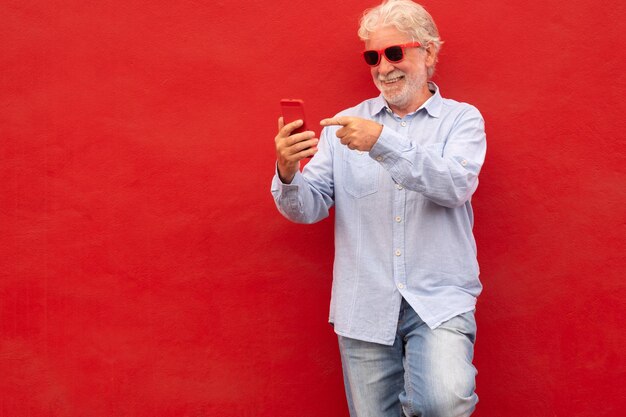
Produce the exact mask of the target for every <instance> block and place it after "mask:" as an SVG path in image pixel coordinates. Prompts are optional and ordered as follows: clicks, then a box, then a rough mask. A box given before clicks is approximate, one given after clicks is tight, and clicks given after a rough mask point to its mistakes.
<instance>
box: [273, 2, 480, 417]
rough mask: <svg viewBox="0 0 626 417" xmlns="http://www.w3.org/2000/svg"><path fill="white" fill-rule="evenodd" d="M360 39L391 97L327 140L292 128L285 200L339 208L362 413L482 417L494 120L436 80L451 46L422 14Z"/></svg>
mask: <svg viewBox="0 0 626 417" xmlns="http://www.w3.org/2000/svg"><path fill="white" fill-rule="evenodd" d="M358 34H359V37H360V38H361V39H362V40H363V41H364V43H365V52H364V53H363V57H364V60H365V63H366V64H367V65H368V66H369V67H370V71H371V74H372V79H373V81H374V84H375V85H376V87H378V89H379V90H380V92H381V94H380V95H379V96H378V97H375V98H372V99H369V100H366V101H364V102H362V103H360V104H358V105H357V106H355V107H352V108H350V109H347V110H345V111H342V112H340V113H339V114H338V115H336V116H335V117H333V118H329V119H324V120H322V122H321V125H322V126H324V127H325V128H324V129H323V131H322V134H321V137H320V139H319V140H318V139H317V138H315V137H314V135H315V134H314V133H313V132H310V131H308V132H303V133H294V134H292V132H293V131H294V130H295V129H296V128H298V127H299V126H301V124H302V122H301V121H296V122H292V123H289V124H286V125H285V124H283V121H282V119H279V123H278V124H279V131H278V134H277V136H276V138H275V141H276V153H277V164H276V175H275V177H274V179H273V181H272V194H273V196H274V199H275V202H276V205H277V207H278V210H279V211H280V212H281V213H282V214H283V215H284V216H285V217H287V218H288V219H290V220H292V221H294V222H298V223H314V222H317V221H320V220H322V219H324V218H325V217H327V216H328V213H329V210H330V208H331V207H333V206H334V207H335V263H334V274H333V275H334V276H333V287H332V296H331V306H330V318H329V321H330V322H331V323H332V325H333V326H334V330H335V332H336V333H337V335H338V339H339V349H340V353H341V360H342V367H343V374H344V383H345V388H346V395H347V400H348V407H349V410H350V415H351V416H352V417H387V416H389V417H391V416H394V417H398V416H402V415H405V416H420V417H461V416H469V415H470V414H471V413H472V412H473V410H474V409H475V407H476V403H477V401H478V397H477V395H476V393H475V376H476V369H475V367H474V366H473V365H472V358H473V353H474V341H475V335H476V323H475V319H474V310H475V306H476V297H477V296H478V295H479V293H480V292H481V289H482V286H481V283H480V281H479V278H478V275H479V270H478V263H477V260H476V244H475V241H474V237H473V234H472V227H473V222H474V217H473V213H472V206H471V197H472V194H473V193H474V191H475V190H476V187H477V186H478V173H479V171H480V168H481V166H482V164H483V161H484V157H485V151H486V141H485V131H484V122H483V118H482V116H481V114H480V113H479V111H478V110H477V109H476V108H475V107H473V106H471V105H469V104H466V103H460V102H457V101H454V100H450V99H446V98H443V97H442V95H441V92H440V90H439V87H438V86H437V85H435V84H434V83H433V82H431V81H430V79H431V77H432V75H433V73H434V70H435V64H436V62H437V55H438V53H439V49H440V47H441V40H440V38H439V33H438V30H437V27H436V25H435V23H434V21H433V19H432V17H431V16H430V15H429V14H428V12H427V11H426V10H425V9H424V8H423V7H422V6H420V5H418V4H417V3H414V2H412V1H410V0H388V1H385V2H383V3H382V4H381V5H379V6H377V7H375V8H373V9H370V10H366V12H365V13H364V15H363V17H362V19H361V25H360V28H359V32H358ZM311 156H313V158H312V159H311V160H310V162H309V163H308V164H306V166H305V168H304V170H303V171H302V172H300V161H301V160H302V159H304V158H307V157H311Z"/></svg>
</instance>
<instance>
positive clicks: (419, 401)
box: [400, 311, 478, 417]
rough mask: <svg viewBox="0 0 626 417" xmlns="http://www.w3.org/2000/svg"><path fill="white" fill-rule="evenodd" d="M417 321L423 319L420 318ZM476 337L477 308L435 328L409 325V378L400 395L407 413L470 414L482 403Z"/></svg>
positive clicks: (444, 416) (406, 362)
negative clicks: (475, 314) (473, 362)
mask: <svg viewBox="0 0 626 417" xmlns="http://www.w3.org/2000/svg"><path fill="white" fill-rule="evenodd" d="M413 314H415V312H413ZM416 321H420V322H421V320H419V318H418V319H416ZM475 337H476V322H475V320H474V312H473V311H470V312H467V313H464V314H461V315H459V316H456V317H454V318H452V319H450V320H448V321H447V322H444V323H443V324H441V325H440V326H439V327H437V328H436V329H434V330H432V329H430V328H429V327H428V326H425V325H420V326H415V327H414V328H411V327H410V326H409V328H408V329H407V333H405V336H404V340H405V354H404V369H405V374H404V379H405V381H404V392H402V394H401V395H400V399H401V401H402V406H403V409H404V412H405V414H406V415H407V416H420V417H467V416H469V415H470V414H471V413H472V411H473V410H474V408H475V407H476V403H477V402H478V397H477V396H476V394H475V392H474V391H475V388H476V383H475V379H476V368H474V365H472V359H473V356H474V341H475Z"/></svg>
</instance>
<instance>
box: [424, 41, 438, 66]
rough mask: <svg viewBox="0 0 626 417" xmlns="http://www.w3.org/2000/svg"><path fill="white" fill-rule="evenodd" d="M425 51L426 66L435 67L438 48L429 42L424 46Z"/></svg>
mask: <svg viewBox="0 0 626 417" xmlns="http://www.w3.org/2000/svg"><path fill="white" fill-rule="evenodd" d="M424 49H425V50H426V65H427V66H428V67H432V66H434V65H435V64H436V63H437V48H436V47H435V44H434V42H432V41H431V42H428V43H427V44H426V45H424Z"/></svg>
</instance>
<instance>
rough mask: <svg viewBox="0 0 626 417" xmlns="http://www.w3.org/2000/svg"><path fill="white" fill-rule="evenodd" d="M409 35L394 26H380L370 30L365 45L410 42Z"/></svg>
mask: <svg viewBox="0 0 626 417" xmlns="http://www.w3.org/2000/svg"><path fill="white" fill-rule="evenodd" d="M411 40H412V39H411V36H410V35H409V34H408V33H406V32H401V31H400V30H398V29H397V28H396V27H395V26H382V27H377V28H375V29H374V30H372V31H371V32H370V34H369V39H367V40H366V41H365V45H367V46H370V45H377V46H385V45H391V44H397V43H404V42H410V41H411Z"/></svg>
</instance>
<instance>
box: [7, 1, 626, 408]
mask: <svg viewBox="0 0 626 417" xmlns="http://www.w3.org/2000/svg"><path fill="white" fill-rule="evenodd" d="M424 3H425V5H426V6H427V7H428V9H429V10H430V11H431V12H432V13H433V15H434V16H435V18H436V19H437V22H438V24H439V27H440V30H441V33H442V36H443V38H444V40H446V44H445V45H444V48H443V50H442V54H441V57H440V58H441V59H440V65H439V67H438V74H437V76H436V79H435V80H436V82H438V83H439V85H440V87H441V88H442V92H443V94H444V95H445V96H448V97H451V98H456V99H458V100H463V101H468V102H471V103H473V104H475V105H476V106H477V107H478V108H479V109H480V110H481V111H482V112H483V114H484V116H485V119H486V121H487V132H488V144H489V149H488V157H487V161H486V164H485V167H484V170H483V173H482V176H481V185H480V187H479V190H478V193H477V195H476V198H475V209H476V227H475V232H476V237H477V240H478V245H479V258H480V261H481V267H482V280H483V283H484V286H485V290H484V293H483V295H482V297H481V299H480V301H479V306H478V312H477V318H478V322H479V333H478V343H477V346H476V365H477V367H478V369H479V377H478V393H479V396H480V398H481V401H480V404H479V408H478V412H477V413H476V415H477V416H478V417H518V416H519V417H522V416H523V417H533V416H536V417H554V416H559V417H561V416H562V417H575V416H596V417H598V416H619V415H622V413H623V410H624V409H625V408H626V401H625V399H624V382H625V371H624V369H625V363H624V353H623V352H624V346H625V342H626V340H625V337H624V332H623V321H624V320H623V313H624V298H625V296H626V294H625V291H624V272H625V266H626V265H625V260H624V252H625V250H624V249H625V248H624V243H625V242H624V237H625V236H626V227H625V222H624V219H625V218H626V212H625V210H624V204H625V203H626V194H625V190H626V186H625V181H624V179H625V171H626V168H625V167H626V160H625V159H626V158H625V153H624V151H623V149H624V145H625V140H624V137H625V133H624V132H626V126H625V124H624V115H625V114H626V112H625V108H624V105H623V104H622V103H623V96H624V91H625V88H624V87H625V78H624V70H625V69H626V68H625V64H624V63H625V62H626V59H625V58H626V57H625V56H624V55H625V54H624V50H625V45H624V40H623V37H624V32H625V31H624V24H623V17H624V16H625V10H624V9H625V7H624V3H622V2H619V1H617V0H609V1H608V2H604V3H602V5H600V3H598V2H597V1H592V0H580V1H569V2H566V1H538V0H528V1H525V2H503V1H500V0H486V1H481V2H475V1H467V0H454V1H452V0H448V1H435V0H429V1H425V2H424ZM374 4H376V2H374V1H366V2H365V1H357V0H344V1H341V2H337V1H330V0H320V1H318V2H309V1H303V0H299V1H294V0H275V1H272V2H268V1H260V0H254V1H246V2H235V1H226V0H223V1H207V2H203V1H191V0H189V1H177V2H171V1H162V0H158V1H154V0H151V1H146V0H144V1H120V0H108V1H98V2H84V1H55V2H44V1H28V0H20V1H15V0H4V1H2V3H0V16H2V18H1V21H2V24H1V25H0V60H1V61H0V63H1V66H0V157H1V165H0V262H1V267H0V274H1V275H0V416H1V417H22V416H31V417H38V416H58V417H78V416H89V417H105V416H106V417H110V416H128V417H131V416H132V417H143V416H151V417H152V416H165V417H169V416H189V417H206V416H224V417H230V416H233V417H234V416H331V417H335V416H337V417H345V416H347V409H346V406H345V400H344V396H343V388H342V381H341V373H340V363H339V357H338V353H337V348H336V341H335V336H334V334H333V332H332V330H331V328H330V326H328V325H327V324H326V318H327V309H328V299H329V295H330V283H331V276H330V275H331V262H332V251H333V249H332V248H333V245H332V222H331V221H325V222H322V223H321V224H318V225H314V226H298V225H293V224H290V223H289V222H287V221H286V220H284V219H282V218H281V217H280V216H279V215H278V213H277V212H276V211H275V208H274V206H273V202H272V199H271V196H270V193H269V183H270V179H271V176H272V173H273V163H274V150H273V137H274V134H275V130H276V118H277V116H278V100H279V99H280V98H282V97H297V98H302V99H304V100H305V101H306V102H307V106H308V107H307V110H308V116H309V119H310V123H311V124H315V122H316V121H317V120H320V119H321V118H323V117H326V116H330V115H333V114H334V113H335V112H337V111H339V110H341V109H343V108H345V107H347V106H349V105H353V104H355V103H357V102H359V101H360V100H362V99H365V98H368V97H370V96H372V95H374V94H376V91H375V90H374V88H373V86H372V85H371V80H370V79H369V72H368V70H367V68H366V67H365V66H364V65H363V64H362V62H361V57H360V55H359V52H360V50H361V44H360V42H359V41H358V39H357V37H356V28H357V20H358V17H359V16H360V13H361V11H362V10H363V9H364V8H365V7H369V6H372V5H374Z"/></svg>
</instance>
